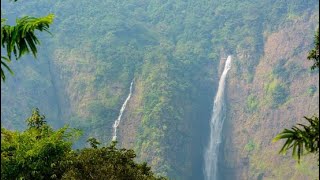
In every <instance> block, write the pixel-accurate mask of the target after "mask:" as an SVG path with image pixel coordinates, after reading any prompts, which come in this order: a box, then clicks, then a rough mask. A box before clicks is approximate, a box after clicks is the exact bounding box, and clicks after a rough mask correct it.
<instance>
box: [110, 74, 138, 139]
mask: <svg viewBox="0 0 320 180" xmlns="http://www.w3.org/2000/svg"><path fill="white" fill-rule="evenodd" d="M132 85H133V80H132V81H131V84H130V91H129V95H128V97H127V99H126V100H125V101H124V103H123V104H122V107H121V109H120V113H119V116H118V118H117V120H115V121H114V124H113V137H112V141H116V140H117V128H118V126H119V124H120V121H121V117H122V114H123V111H124V110H125V109H126V106H127V103H128V101H129V100H130V98H131V94H132Z"/></svg>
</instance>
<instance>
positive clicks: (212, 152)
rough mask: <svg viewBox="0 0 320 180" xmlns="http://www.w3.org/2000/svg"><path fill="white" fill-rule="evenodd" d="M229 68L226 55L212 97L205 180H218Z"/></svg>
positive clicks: (229, 60)
mask: <svg viewBox="0 0 320 180" xmlns="http://www.w3.org/2000/svg"><path fill="white" fill-rule="evenodd" d="M230 68H231V56H228V58H227V61H226V63H225V66H224V70H223V73H222V75H221V77H220V81H219V87H218V91H217V94H216V96H215V99H214V104H213V110H212V117H211V122H210V138H209V143H208V146H207V149H206V151H205V155H204V161H205V169H204V176H205V179H206V180H218V172H217V171H218V167H217V166H218V155H219V146H220V143H221V131H222V126H223V122H224V119H225V113H226V112H225V107H224V106H225V104H224V88H225V81H226V76H227V73H228V71H229V69H230Z"/></svg>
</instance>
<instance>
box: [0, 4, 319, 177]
mask: <svg viewBox="0 0 320 180" xmlns="http://www.w3.org/2000/svg"><path fill="white" fill-rule="evenodd" d="M318 6H319V1H316V0H311V1H308V2H306V1H302V0H298V1H284V0H281V1H275V0H260V1H253V0H245V1H230V0H224V1H220V0H215V1H209V0H187V1H182V0H175V1H174V0H148V1H147V0H129V1H122V0H118V1H110V0H105V1H99V0H90V1H85V0H66V1H49V0H39V1H23V0H21V1H18V2H15V3H13V2H8V1H2V2H1V8H2V9H3V10H4V11H3V12H4V13H3V16H5V17H8V18H9V21H12V20H14V18H15V17H18V16H21V15H31V16H43V15H47V14H48V13H54V14H55V16H56V18H55V20H54V23H53V24H52V25H51V27H50V29H51V33H52V34H53V35H52V36H50V35H47V34H46V35H43V34H41V36H40V37H41V38H40V39H41V42H42V44H41V46H40V48H39V55H38V59H37V60H36V61H34V60H32V57H26V58H24V59H22V60H21V61H19V62H12V68H13V70H14V72H16V73H15V75H14V76H8V80H7V82H5V83H2V84H1V85H2V86H1V119H2V123H1V124H2V126H3V127H6V128H9V129H18V130H21V129H23V128H24V123H23V122H24V120H25V119H26V117H27V116H28V114H29V112H30V111H31V109H32V108H33V107H38V108H39V109H40V110H41V112H43V113H44V114H45V115H46V117H47V120H48V123H49V124H51V125H53V126H54V127H56V128H57V127H62V126H63V124H70V125H71V127H75V128H80V129H83V130H84V136H83V138H82V139H81V140H80V143H78V144H77V145H76V146H75V147H82V146H84V145H85V140H86V139H87V138H88V137H89V136H93V137H96V138H97V139H99V140H101V141H102V142H103V143H105V144H108V143H109V142H110V141H111V138H112V124H113V122H114V120H115V119H116V118H117V116H118V113H119V110H120V108H121V105H122V103H123V102H124V100H125V98H126V97H127V94H128V93H129V86H130V82H131V81H132V79H135V84H134V90H133V95H132V100H131V101H130V102H129V105H128V108H127V110H126V112H125V115H124V119H123V121H122V124H120V126H119V132H120V135H119V136H120V139H119V145H120V146H122V147H129V148H134V150H135V151H136V153H137V156H138V159H139V160H140V161H147V162H148V164H149V165H151V167H152V168H153V170H155V171H156V172H157V173H158V174H160V175H163V176H168V177H169V178H172V179H203V175H202V173H203V151H204V147H205V146H206V145H207V141H208V139H207V138H208V134H209V121H210V116H211V111H212V105H213V98H214V95H215V93H216V89H217V85H218V80H219V77H220V73H221V67H222V66H221V64H223V62H224V60H225V58H226V56H227V55H229V54H231V55H233V56H234V59H235V60H234V64H233V65H232V70H231V72H230V77H228V85H227V88H228V93H227V97H228V98H227V99H228V102H227V105H228V107H229V108H228V112H230V113H229V114H230V115H229V116H228V117H227V121H226V127H225V129H224V132H225V133H224V140H225V141H224V143H223V144H224V147H223V149H227V150H225V151H224V152H225V154H224V157H223V158H221V159H222V160H221V164H222V166H221V167H224V168H223V169H224V171H225V172H226V173H228V172H230V173H231V175H230V176H233V177H241V179H257V178H258V176H260V177H262V176H263V177H265V178H269V179H297V178H300V177H301V178H305V177H307V178H310V177H313V176H316V175H314V174H312V173H310V172H309V170H308V168H305V169H303V168H304V167H299V168H300V169H302V170H300V171H299V172H297V174H292V175H290V174H286V171H285V170H277V167H276V166H270V167H269V165H274V164H272V163H273V162H269V161H267V160H265V163H262V162H261V164H259V165H256V164H257V162H260V160H261V159H260V158H259V154H263V155H265V154H268V153H269V154H270V153H271V152H275V153H276V152H277V150H278V149H277V147H272V146H271V145H270V143H271V139H270V140H268V139H263V137H264V136H268V137H269V136H270V138H272V137H273V136H274V135H275V134H276V133H277V132H279V131H280V130H281V129H283V128H284V127H286V126H289V127H290V126H291V125H292V124H294V123H296V122H297V121H299V119H301V118H302V116H301V114H302V115H303V114H304V115H308V114H307V113H316V112H318V110H319V107H318V106H316V107H313V108H311V109H310V110H305V109H300V111H299V113H297V114H295V115H297V116H299V117H295V119H290V118H291V117H292V116H291V115H292V114H294V113H293V112H295V111H296V109H297V108H298V107H299V108H300V107H301V106H302V105H301V104H304V105H305V107H309V106H311V104H315V103H316V102H317V100H316V99H318V97H319V86H318V84H317V80H319V79H318V76H319V73H318V72H312V73H310V71H308V67H310V64H311V62H307V60H305V59H306V55H305V54H306V52H307V51H308V50H309V49H310V48H312V47H313V45H312V42H313V35H314V32H315V30H316V28H317V22H319V15H318V14H319V9H318ZM301 26H303V27H304V28H302V27H301ZM290 28H292V29H290ZM299 28H300V29H299ZM283 31H284V32H283ZM295 32H299V33H296V34H294V35H292V36H289V35H290V34H293V33H295ZM287 35H288V37H290V38H289V39H285V38H284V40H281V38H280V37H286V36H287ZM298 37H303V38H302V39H299V38H298ZM270 38H271V39H270ZM272 38H274V39H272ZM295 38H296V39H297V40H296V41H297V43H296V44H297V45H294V42H295V41H290V40H292V39H295ZM279 39H280V40H279ZM286 41H288V42H293V43H292V44H290V43H289V44H288V43H285V42H286ZM278 46H279V47H278ZM275 47H278V48H279V49H277V48H275ZM282 50H283V51H282ZM280 59H282V61H283V62H282V61H280ZM293 60H294V61H293ZM300 61H301V62H300ZM302 61H306V62H302ZM296 62H298V63H296ZM281 63H282V64H281ZM297 79H298V80H297ZM306 79H309V80H308V87H303V88H304V89H303V92H305V94H304V96H303V98H302V99H299V98H297V97H296V95H297V94H301V93H300V92H302V90H301V89H302V87H301V86H299V84H300V83H302V82H304V81H306ZM309 86H310V87H311V86H312V87H314V88H313V89H315V92H313V90H308V88H309V89H310V87H309ZM300 90H301V91H300ZM311 91H312V92H311ZM299 97H300V96H299ZM310 99H311V100H310ZM301 100H304V101H303V102H301ZM306 101H307V102H306ZM288 104H289V105H288ZM287 105H288V106H287ZM304 110H305V111H304ZM309 111H310V112H309ZM277 113H278V114H281V115H274V114H277ZM271 115H272V116H271ZM300 116H301V117H300ZM262 117H263V118H262ZM268 119H270V121H268ZM276 119H278V121H279V122H278V125H279V124H281V127H280V126H277V124H276V122H275V121H276ZM245 120H247V121H245ZM249 121H250V122H249ZM261 121H263V122H261ZM239 122H241V123H242V124H241V123H240V124H239ZM268 122H269V124H268ZM270 123H271V125H270ZM240 126H242V127H240ZM268 127H270V129H269V130H268ZM258 128H261V129H263V132H262V131H260V133H262V134H259V132H256V131H258V130H257V129H258ZM242 131H243V133H242V134H241V133H239V132H242ZM236 132H237V133H238V135H239V136H238V137H231V136H237V134H236ZM251 134H252V136H251ZM243 143H245V144H243ZM264 147H267V148H266V149H264ZM257 148H258V150H257ZM233 150H234V151H233ZM237 156H238V157H237ZM246 158H248V159H247V160H243V159H246ZM279 158H281V161H280V160H279V159H277V162H278V161H279V162H284V164H286V165H288V164H289V165H292V166H295V165H294V162H292V161H291V160H290V159H288V158H285V157H279ZM310 162H311V161H310ZM268 163H269V164H268ZM238 166H241V167H239V168H238ZM222 171H223V170H222ZM261 174H263V175H262V176H261ZM310 174H311V175H310ZM226 179H227V177H226Z"/></svg>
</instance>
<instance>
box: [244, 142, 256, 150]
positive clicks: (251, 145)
mask: <svg viewBox="0 0 320 180" xmlns="http://www.w3.org/2000/svg"><path fill="white" fill-rule="evenodd" d="M255 148H256V144H255V143H254V141H253V140H250V141H249V142H248V143H247V144H246V145H245V146H244V149H245V150H246V151H248V152H252V151H253V150H254V149H255Z"/></svg>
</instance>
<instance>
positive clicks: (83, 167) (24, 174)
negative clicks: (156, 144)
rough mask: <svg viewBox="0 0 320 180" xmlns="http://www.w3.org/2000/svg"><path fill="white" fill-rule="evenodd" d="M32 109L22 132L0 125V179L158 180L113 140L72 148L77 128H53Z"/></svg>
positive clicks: (90, 141) (146, 167)
mask: <svg viewBox="0 0 320 180" xmlns="http://www.w3.org/2000/svg"><path fill="white" fill-rule="evenodd" d="M44 119H45V116H44V115H40V112H39V109H34V110H33V111H32V115H31V116H30V117H29V118H28V119H27V120H26V122H27V123H28V128H27V129H26V130H25V131H23V132H18V131H10V130H7V129H5V128H1V179H92V180H96V179H117V180H118V179H123V180H126V179H133V180H135V179H136V180H143V179H146V180H157V179H159V180H160V179H165V178H163V177H156V176H155V175H154V174H153V172H152V171H151V168H150V167H149V166H147V164H146V163H136V162H134V158H135V157H136V154H135V152H134V151H133V150H131V149H117V148H116V143H117V142H115V141H113V142H111V144H110V145H109V146H106V147H101V148H98V145H99V144H100V142H98V140H96V139H95V138H89V139H88V141H87V142H89V143H90V145H91V146H92V147H91V148H84V149H78V150H73V149H72V145H73V143H74V142H75V140H76V139H77V138H78V137H79V135H80V134H79V133H80V131H79V130H76V129H71V128H68V126H65V127H63V128H60V129H58V130H53V129H52V128H51V127H50V126H49V125H48V124H47V122H46V121H45V120H44Z"/></svg>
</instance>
